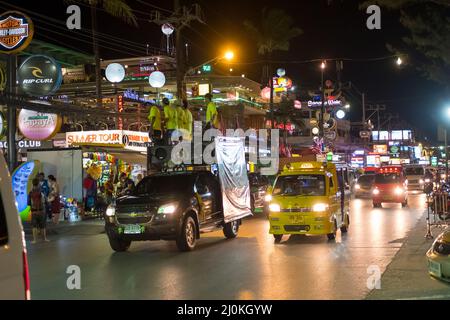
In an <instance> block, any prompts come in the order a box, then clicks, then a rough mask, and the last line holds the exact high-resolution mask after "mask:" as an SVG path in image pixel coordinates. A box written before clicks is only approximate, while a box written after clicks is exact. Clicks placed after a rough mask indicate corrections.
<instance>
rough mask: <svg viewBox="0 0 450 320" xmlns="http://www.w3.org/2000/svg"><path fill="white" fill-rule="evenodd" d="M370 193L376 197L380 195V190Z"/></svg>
mask: <svg viewBox="0 0 450 320" xmlns="http://www.w3.org/2000/svg"><path fill="white" fill-rule="evenodd" d="M372 193H373V194H374V195H378V194H380V190H378V189H373V191H372Z"/></svg>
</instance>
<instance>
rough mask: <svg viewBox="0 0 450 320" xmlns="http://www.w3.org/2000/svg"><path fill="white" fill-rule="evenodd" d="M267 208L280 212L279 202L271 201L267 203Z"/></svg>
mask: <svg viewBox="0 0 450 320" xmlns="http://www.w3.org/2000/svg"><path fill="white" fill-rule="evenodd" d="M269 210H270V211H271V212H280V211H281V207H280V205H279V204H276V203H271V204H270V205H269Z"/></svg>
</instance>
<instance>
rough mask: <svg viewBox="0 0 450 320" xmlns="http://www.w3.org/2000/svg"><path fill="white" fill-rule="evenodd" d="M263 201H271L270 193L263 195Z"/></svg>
mask: <svg viewBox="0 0 450 320" xmlns="http://www.w3.org/2000/svg"><path fill="white" fill-rule="evenodd" d="M264 201H265V202H270V201H272V195H271V194H266V196H265V197H264Z"/></svg>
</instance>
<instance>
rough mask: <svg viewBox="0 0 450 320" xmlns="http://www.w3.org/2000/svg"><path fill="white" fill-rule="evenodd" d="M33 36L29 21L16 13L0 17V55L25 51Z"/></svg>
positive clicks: (24, 16) (10, 12)
mask: <svg viewBox="0 0 450 320" xmlns="http://www.w3.org/2000/svg"><path fill="white" fill-rule="evenodd" d="M33 34H34V27H33V22H32V21H31V19H30V18H29V17H28V16H27V15H25V14H23V13H21V12H18V11H7V12H5V13H3V14H2V15H0V53H6V54H12V53H17V52H19V51H22V50H23V49H25V48H26V47H27V46H28V45H29V44H30V42H31V39H32V38H33Z"/></svg>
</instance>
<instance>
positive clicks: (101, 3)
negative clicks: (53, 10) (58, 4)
mask: <svg viewBox="0 0 450 320" xmlns="http://www.w3.org/2000/svg"><path fill="white" fill-rule="evenodd" d="M69 2H75V3H76V2H84V3H87V4H88V5H89V6H90V9H91V24H92V46H93V50H94V57H95V87H96V95H97V106H98V107H101V106H102V74H101V67H100V51H99V45H98V35H97V33H98V23H97V9H98V8H102V9H103V10H104V11H106V12H107V13H108V14H109V15H111V16H113V17H116V18H119V19H121V20H123V21H125V22H126V23H128V24H131V25H134V26H136V27H137V21H136V17H135V15H134V14H133V10H132V9H131V8H130V7H129V6H128V4H127V3H126V0H69Z"/></svg>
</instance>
